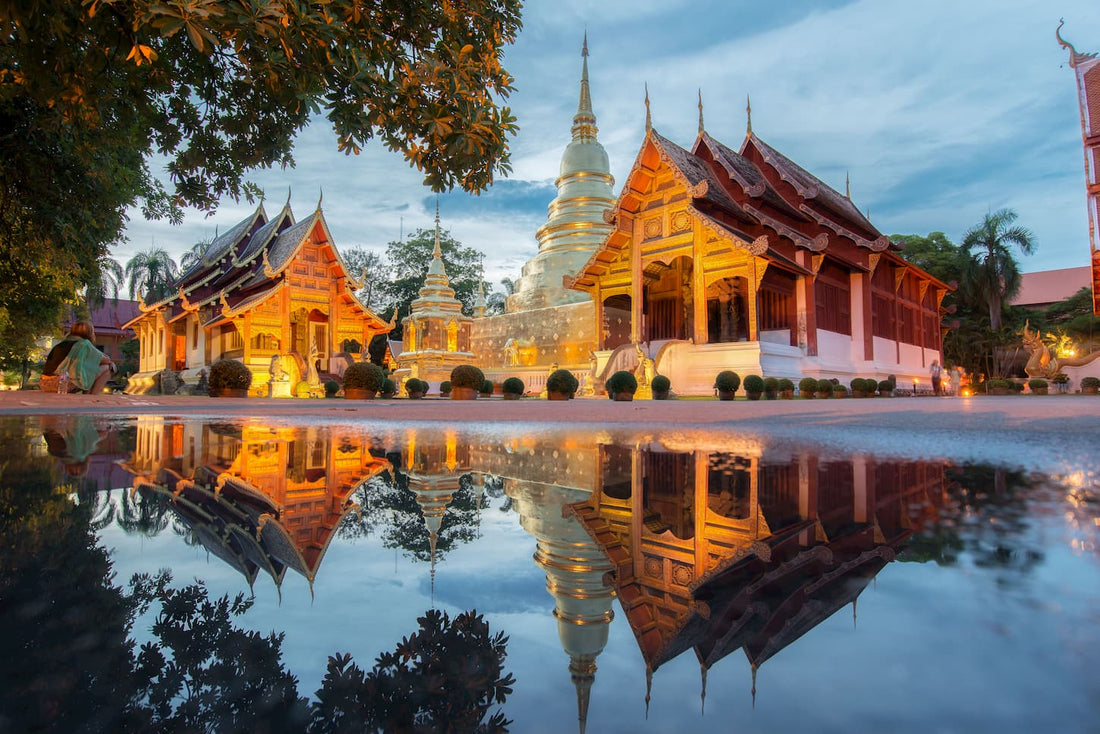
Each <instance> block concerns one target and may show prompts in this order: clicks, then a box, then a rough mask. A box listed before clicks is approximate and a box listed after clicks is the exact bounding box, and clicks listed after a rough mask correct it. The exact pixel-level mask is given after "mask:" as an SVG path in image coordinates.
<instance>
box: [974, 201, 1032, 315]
mask: <svg viewBox="0 0 1100 734" xmlns="http://www.w3.org/2000/svg"><path fill="white" fill-rule="evenodd" d="M1015 221H1016V212H1014V211H1012V210H1011V209H999V210H997V211H995V212H993V213H992V214H986V215H985V219H984V220H983V221H982V223H981V224H979V225H978V226H977V227H972V228H971V229H970V230H969V231H968V232H967V233H966V236H965V237H964V238H963V241H962V250H963V252H965V253H967V255H968V258H967V262H966V263H965V265H964V271H963V285H964V288H965V289H966V290H967V291H969V293H970V295H971V297H972V298H973V299H974V300H975V301H977V302H979V303H981V304H983V305H985V306H988V308H989V325H990V326H991V327H992V328H993V329H994V330H997V329H1000V328H1001V311H1002V310H1003V309H1004V303H1005V301H1007V300H1008V299H1010V298H1012V296H1014V295H1016V291H1018V290H1019V289H1020V264H1019V263H1017V262H1016V258H1015V256H1014V255H1013V254H1012V249H1011V246H1012V245H1016V246H1017V247H1019V248H1020V250H1021V251H1022V252H1023V253H1024V254H1025V255H1030V254H1031V253H1032V251H1033V250H1034V249H1035V240H1034V235H1033V234H1032V233H1031V230H1029V229H1027V228H1026V227H1014V226H1012V223H1013V222H1015Z"/></svg>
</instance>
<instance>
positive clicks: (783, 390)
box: [779, 377, 794, 400]
mask: <svg viewBox="0 0 1100 734" xmlns="http://www.w3.org/2000/svg"><path fill="white" fill-rule="evenodd" d="M779 397H781V398H783V399H784V400H791V399H792V398H794V382H793V381H792V380H790V379H789V378H786V377H780V378H779Z"/></svg>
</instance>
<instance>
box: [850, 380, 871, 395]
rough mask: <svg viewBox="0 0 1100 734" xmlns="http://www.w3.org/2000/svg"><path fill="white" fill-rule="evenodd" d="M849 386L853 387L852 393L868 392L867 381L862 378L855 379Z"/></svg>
mask: <svg viewBox="0 0 1100 734" xmlns="http://www.w3.org/2000/svg"><path fill="white" fill-rule="evenodd" d="M848 384H849V385H851V386H852V392H866V391H867V380H864V379H863V378H862V377H853V378H852V381H851V382H849V383H848Z"/></svg>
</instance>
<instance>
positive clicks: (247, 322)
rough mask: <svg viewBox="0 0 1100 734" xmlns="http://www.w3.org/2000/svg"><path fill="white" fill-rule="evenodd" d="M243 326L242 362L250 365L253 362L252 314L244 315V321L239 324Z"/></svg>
mask: <svg viewBox="0 0 1100 734" xmlns="http://www.w3.org/2000/svg"><path fill="white" fill-rule="evenodd" d="M238 323H239V324H240V325H241V342H242V343H243V344H242V346H241V349H242V353H241V361H242V362H244V363H245V364H248V363H249V362H250V361H251V360H252V312H251V311H249V312H248V313H246V314H245V315H244V319H243V320H242V321H239V322H238Z"/></svg>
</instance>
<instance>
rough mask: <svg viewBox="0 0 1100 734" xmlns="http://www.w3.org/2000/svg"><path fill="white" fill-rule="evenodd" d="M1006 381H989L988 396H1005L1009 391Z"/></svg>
mask: <svg viewBox="0 0 1100 734" xmlns="http://www.w3.org/2000/svg"><path fill="white" fill-rule="evenodd" d="M1010 384H1011V383H1009V381H1008V380H1001V379H996V380H990V381H989V394H990V395H1007V394H1008V390H1009V385H1010Z"/></svg>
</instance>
